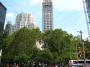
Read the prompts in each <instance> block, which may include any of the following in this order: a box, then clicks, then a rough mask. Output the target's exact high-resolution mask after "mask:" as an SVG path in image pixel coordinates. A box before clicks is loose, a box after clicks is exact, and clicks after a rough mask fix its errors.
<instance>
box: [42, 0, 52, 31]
mask: <svg viewBox="0 0 90 67" xmlns="http://www.w3.org/2000/svg"><path fill="white" fill-rule="evenodd" d="M42 27H43V31H44V32H45V31H47V30H52V29H53V3H52V0H43V3H42Z"/></svg>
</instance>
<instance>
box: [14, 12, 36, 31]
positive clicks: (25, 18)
mask: <svg viewBox="0 0 90 67" xmlns="http://www.w3.org/2000/svg"><path fill="white" fill-rule="evenodd" d="M34 22H35V21H34V17H33V16H32V15H31V14H29V13H20V14H18V15H17V17H16V29H17V30H18V29H20V28H23V27H27V28H28V29H32V28H35V27H36V26H35V24H34Z"/></svg>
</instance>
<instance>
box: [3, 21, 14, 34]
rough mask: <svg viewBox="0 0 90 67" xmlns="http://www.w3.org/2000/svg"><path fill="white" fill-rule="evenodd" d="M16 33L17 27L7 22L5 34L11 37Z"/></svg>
mask: <svg viewBox="0 0 90 67" xmlns="http://www.w3.org/2000/svg"><path fill="white" fill-rule="evenodd" d="M15 31H16V27H15V25H12V24H11V22H10V21H8V22H7V24H6V26H5V31H4V33H5V34H7V35H11V34H12V33H14V32H15Z"/></svg>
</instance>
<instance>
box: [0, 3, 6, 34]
mask: <svg viewBox="0 0 90 67" xmlns="http://www.w3.org/2000/svg"><path fill="white" fill-rule="evenodd" d="M6 11H7V9H6V7H5V6H4V5H3V4H2V3H1V2H0V32H3V30H4V23H5V17H6Z"/></svg>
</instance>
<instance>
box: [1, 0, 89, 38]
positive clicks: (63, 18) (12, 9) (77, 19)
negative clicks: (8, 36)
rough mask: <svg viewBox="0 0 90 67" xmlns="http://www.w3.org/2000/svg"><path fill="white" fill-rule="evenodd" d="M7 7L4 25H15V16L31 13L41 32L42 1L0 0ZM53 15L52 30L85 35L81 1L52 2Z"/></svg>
mask: <svg viewBox="0 0 90 67" xmlns="http://www.w3.org/2000/svg"><path fill="white" fill-rule="evenodd" d="M0 1H1V2H2V3H3V4H4V5H5V6H6V7H7V14H6V23H7V21H11V23H12V24H14V23H15V20H16V15H17V14H19V13H21V12H27V13H31V14H32V15H33V16H34V17H35V23H36V25H37V26H38V27H39V28H40V30H42V1H43V0H0ZM52 1H53V13H54V29H56V28H59V29H63V30H64V31H67V32H68V33H70V34H73V35H75V36H77V35H79V33H78V32H77V31H80V30H82V31H83V38H86V37H87V36H88V35H87V25H86V19H85V14H84V8H83V0H52Z"/></svg>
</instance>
